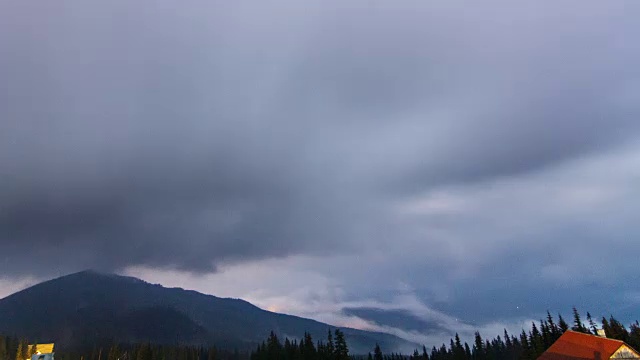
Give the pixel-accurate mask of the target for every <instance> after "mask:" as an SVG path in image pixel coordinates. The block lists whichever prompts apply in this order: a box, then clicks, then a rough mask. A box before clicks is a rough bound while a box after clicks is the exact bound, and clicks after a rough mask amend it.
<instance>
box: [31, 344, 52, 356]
mask: <svg viewBox="0 0 640 360" xmlns="http://www.w3.org/2000/svg"><path fill="white" fill-rule="evenodd" d="M34 346H35V347H36V351H35V352H36V353H40V354H50V353H52V352H53V344H35V345H29V346H28V348H27V353H28V354H31V350H32V349H33V347H34Z"/></svg>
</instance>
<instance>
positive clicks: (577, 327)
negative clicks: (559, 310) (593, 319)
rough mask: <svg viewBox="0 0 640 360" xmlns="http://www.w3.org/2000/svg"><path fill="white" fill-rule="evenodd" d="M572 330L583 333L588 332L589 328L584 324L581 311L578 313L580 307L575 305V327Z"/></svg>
mask: <svg viewBox="0 0 640 360" xmlns="http://www.w3.org/2000/svg"><path fill="white" fill-rule="evenodd" d="M571 330H573V331H577V332H581V333H586V332H587V329H586V328H585V327H584V324H582V320H581V319H580V313H578V309H576V307H575V306H574V307H573V327H572V328H571Z"/></svg>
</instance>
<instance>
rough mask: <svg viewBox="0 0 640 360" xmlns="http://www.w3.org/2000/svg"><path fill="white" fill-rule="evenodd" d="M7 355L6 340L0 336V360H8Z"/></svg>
mask: <svg viewBox="0 0 640 360" xmlns="http://www.w3.org/2000/svg"><path fill="white" fill-rule="evenodd" d="M8 355H9V351H8V348H7V338H5V337H4V336H0V360H9V356H8Z"/></svg>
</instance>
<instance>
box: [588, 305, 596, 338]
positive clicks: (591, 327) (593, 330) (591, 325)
mask: <svg viewBox="0 0 640 360" xmlns="http://www.w3.org/2000/svg"><path fill="white" fill-rule="evenodd" d="M587 322H588V323H589V329H587V331H589V332H590V333H592V334H593V335H598V326H597V325H596V323H595V321H593V319H592V318H591V314H590V313H589V312H588V311H587Z"/></svg>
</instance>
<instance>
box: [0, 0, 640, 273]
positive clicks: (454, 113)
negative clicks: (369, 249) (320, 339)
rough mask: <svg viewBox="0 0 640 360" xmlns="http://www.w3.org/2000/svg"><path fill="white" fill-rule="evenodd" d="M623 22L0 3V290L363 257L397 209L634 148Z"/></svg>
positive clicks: (583, 17)
mask: <svg viewBox="0 0 640 360" xmlns="http://www.w3.org/2000/svg"><path fill="white" fill-rule="evenodd" d="M621 4H622V2H620V3H616V4H606V5H604V4H596V3H595V2H594V3H592V4H585V3H583V2H576V3H573V4H570V3H566V4H565V5H564V6H560V5H554V6H557V8H554V9H551V10H555V11H551V10H550V9H549V8H547V7H541V6H537V5H527V6H524V7H516V6H514V5H510V4H507V3H501V4H498V3H494V4H492V5H491V6H489V5H487V6H483V7H479V6H476V7H473V6H471V7H470V6H468V4H460V3H455V2H454V3H451V4H449V3H448V4H447V5H435V4H432V5H425V4H422V3H420V2H407V3H403V4H396V3H393V4H391V3H382V2H356V3H351V4H349V5H345V4H343V3H340V2H317V3H316V2H309V3H308V4H304V5H301V4H299V3H296V2H284V3H278V4H260V5H255V4H253V5H251V6H250V5H241V4H222V3H220V4H211V3H207V4H205V3H185V4H179V5H178V4H176V5H166V4H165V5H158V4H151V3H148V4H146V5H143V4H142V3H135V4H134V3H131V2H125V1H122V2H117V1H116V2H109V3H89V2H81V1H78V2H67V3H64V4H62V3H46V4H36V3H7V4H2V5H0V9H1V10H2V11H0V13H1V15H0V20H2V21H0V24H1V25H0V47H1V51H2V53H3V55H2V56H1V57H0V76H1V78H2V79H3V85H2V88H1V89H0V116H1V118H2V122H1V123H0V175H1V178H2V183H1V184H0V229H1V230H2V232H1V233H0V242H2V244H0V245H1V246H2V249H3V254H2V258H0V264H1V265H2V268H1V270H2V272H3V273H11V272H15V273H21V272H33V273H46V272H49V271H51V270H52V269H53V270H54V271H57V272H66V271H70V270H75V269H80V268H85V267H95V268H101V269H108V270H113V269H121V268H124V267H126V266H130V265H147V266H151V267H168V268H180V269H187V270H193V271H196V272H204V271H210V270H213V269H215V264H216V263H218V262H219V261H222V260H230V261H235V260H241V259H255V258H265V257H274V256H285V255H288V254H296V253H310V254H323V253H329V252H340V251H357V250H356V249H357V248H358V247H361V246H364V245H366V244H370V243H375V241H376V239H375V236H374V237H372V236H371V235H372V234H376V233H377V230H378V229H377V224H378V223H379V222H380V220H381V219H383V218H384V216H385V215H386V214H385V212H384V211H382V210H381V208H382V207H384V206H385V205H386V203H385V202H386V201H388V199H389V198H393V197H395V196H397V195H398V194H402V196H411V195H413V194H415V193H417V192H422V191H425V190H428V189H430V188H433V187H435V186H444V185H447V184H454V183H473V182H476V181H480V180H486V179H491V178H496V177H500V176H510V175H518V174H523V173H530V172H534V171H537V170H540V169H543V168H546V167H549V166H553V165H557V164H558V163H561V162H563V161H567V160H570V159H574V158H578V157H581V156H584V155H585V154H590V153H594V152H598V151H600V150H603V149H607V148H609V147H611V146H613V145H616V144H618V143H622V142H625V141H629V140H631V139H633V138H635V137H637V135H638V126H639V123H638V122H637V121H636V120H635V119H636V118H637V115H638V109H637V106H636V104H637V102H635V101H634V100H635V98H634V95H633V94H635V93H637V91H638V89H640V84H639V83H638V74H637V73H636V72H637V70H636V67H635V66H634V65H633V64H636V63H637V62H638V60H640V59H639V57H640V56H639V55H640V54H639V52H638V48H637V47H636V46H634V41H633V40H634V39H633V37H632V34H634V33H637V30H638V28H637V24H636V22H635V21H634V20H635V17H634V16H632V15H631V14H632V13H633V11H629V7H633V6H635V7H637V5H635V4H634V3H632V2H628V3H625V5H628V7H627V8H624V7H623V6H622V5H621ZM571 5H573V6H571ZM576 7H579V8H580V10H581V11H573V9H575V8H576ZM404 231H407V234H395V237H397V238H398V239H403V238H406V237H410V234H408V233H409V232H411V231H412V230H411V229H404ZM34 255H35V256H38V255H46V256H48V257H49V258H50V259H51V261H49V262H47V263H46V264H44V263H43V265H42V266H41V267H40V266H39V265H37V266H34V265H32V264H31V263H29V262H27V261H26V260H27V259H29V258H31V257H32V256H34Z"/></svg>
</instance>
